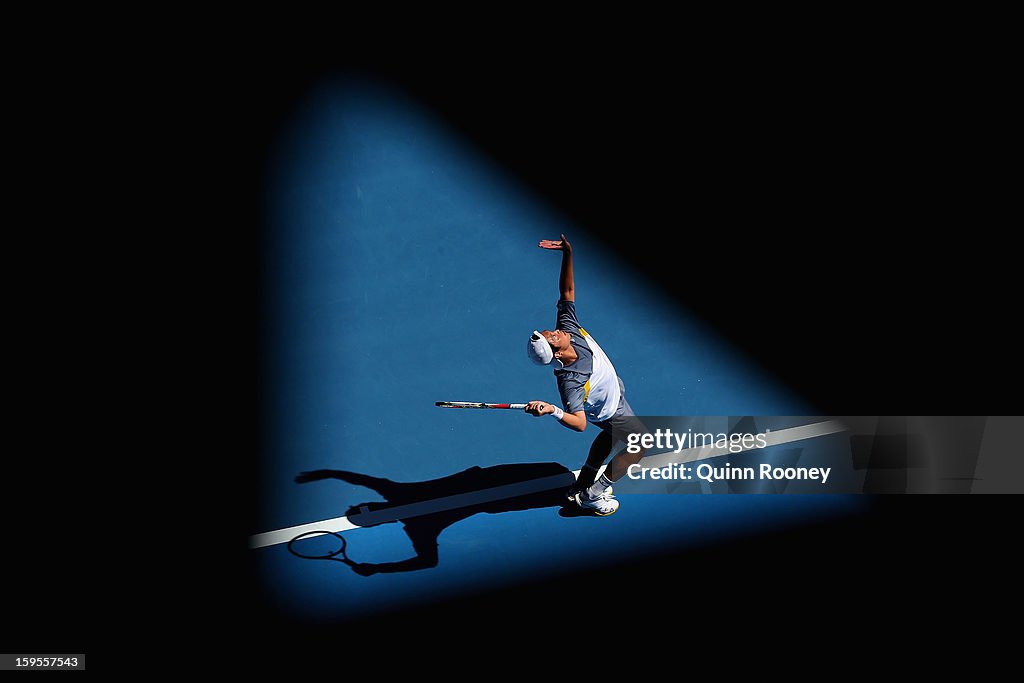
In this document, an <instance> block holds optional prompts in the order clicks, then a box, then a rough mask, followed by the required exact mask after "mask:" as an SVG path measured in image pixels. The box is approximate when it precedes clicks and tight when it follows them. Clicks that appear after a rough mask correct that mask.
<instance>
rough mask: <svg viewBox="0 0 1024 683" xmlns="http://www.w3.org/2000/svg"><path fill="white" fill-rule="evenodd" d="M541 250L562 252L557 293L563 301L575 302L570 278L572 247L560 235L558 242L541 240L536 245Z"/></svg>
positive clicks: (573, 285) (574, 287)
mask: <svg viewBox="0 0 1024 683" xmlns="http://www.w3.org/2000/svg"><path fill="white" fill-rule="evenodd" d="M537 246H538V247H540V248H541V249H552V250H555V251H560V252H562V272H561V273H559V276H558V291H559V294H560V296H561V298H562V300H563V301H575V300H576V286H575V284H574V283H573V277H572V245H571V244H569V240H567V239H566V238H565V233H563V234H562V239H560V240H541V241H540V242H538V243H537Z"/></svg>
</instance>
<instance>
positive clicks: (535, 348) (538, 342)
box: [526, 330, 563, 368]
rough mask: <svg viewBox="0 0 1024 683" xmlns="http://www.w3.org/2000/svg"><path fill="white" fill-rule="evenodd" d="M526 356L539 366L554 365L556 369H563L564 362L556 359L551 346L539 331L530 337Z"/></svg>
mask: <svg viewBox="0 0 1024 683" xmlns="http://www.w3.org/2000/svg"><path fill="white" fill-rule="evenodd" d="M526 355H527V356H529V357H530V360H532V361H533V362H534V363H536V364H537V365H554V366H555V367H556V368H561V367H563V364H562V361H560V360H556V359H555V354H554V352H553V351H552V350H551V344H548V340H547V339H545V338H544V335H542V334H541V333H540V332H538V331H537V330H534V331H533V334H531V335H530V341H529V342H527V344H526Z"/></svg>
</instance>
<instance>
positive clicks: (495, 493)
mask: <svg viewBox="0 0 1024 683" xmlns="http://www.w3.org/2000/svg"><path fill="white" fill-rule="evenodd" d="M845 430H846V426H845V425H844V424H843V423H841V422H839V421H838V420H826V421H825V422H815V423H813V424H809V425H801V426H799V427H790V428H788V429H780V430H778V431H775V432H767V433H766V434H765V441H766V443H767V445H768V446H778V445H780V444H784V443H792V442H794V441H802V440H804V439H814V438H816V437H819V436H827V435H828V434H835V433H837V432H842V431H845ZM747 450H755V449H753V448H750V449H745V450H744V451H737V452H736V453H730V452H729V448H728V446H726V447H724V448H715V447H714V446H703V447H701V448H687V449H686V450H682V451H679V452H678V453H664V454H661V455H651V456H647V457H645V458H644V459H643V461H642V462H643V463H644V467H664V466H665V465H668V464H671V463H684V462H693V461H694V460H706V459H707V458H717V457H718V456H720V455H739V454H740V453H743V452H745V451H747ZM757 450H760V449H757ZM603 471H604V466H602V467H601V469H600V470H599V471H598V476H600V473H601V472H603ZM572 474H573V476H574V477H579V476H580V470H575V471H574V472H573V473H572ZM566 476H567V475H566V474H556V475H552V476H550V477H542V478H540V479H531V480H530V481H521V482H516V483H514V484H505V485H504V486H495V487H493V488H489V489H482V490H480V491H470V492H468V493H459V494H456V495H454V496H445V497H443V498H434V499H433V500H425V501H421V502H419V503H410V504H408V505H397V506H395V507H390V508H386V509H383V510H376V511H373V512H370V511H367V512H362V513H360V514H359V515H357V517H358V519H359V521H360V522H362V524H353V523H352V522H351V521H350V520H349V518H348V517H347V516H346V517H335V518H333V519H325V520H322V521H319V522H310V523H309V524H302V525H299V526H293V527H288V528H287V529H278V530H277V531H267V532H265V533H262V534H256V535H254V536H250V537H249V548H250V549H256V548H265V547H267V546H271V545H277V544H279V543H287V542H288V541H290V540H292V539H293V538H295V537H296V536H298V535H299V534H304V533H306V532H309V531H335V532H341V531H350V530H352V529H359V528H361V527H363V526H366V525H368V524H381V523H384V522H394V521H397V520H399V519H409V518H410V517H418V516H420V515H429V514H434V513H436V512H444V511H447V510H455V509H458V508H461V507H468V506H470V505H479V504H480V503H490V502H493V501H497V500H504V499H506V498H513V497H515V496H522V495H527V494H530V493H540V492H541V491H548V490H551V489H554V488H558V487H559V486H564V485H566V484H567V483H568V481H567V479H566Z"/></svg>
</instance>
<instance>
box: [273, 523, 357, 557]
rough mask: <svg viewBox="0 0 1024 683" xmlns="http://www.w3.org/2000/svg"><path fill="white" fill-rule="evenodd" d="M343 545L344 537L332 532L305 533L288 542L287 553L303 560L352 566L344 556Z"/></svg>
mask: <svg viewBox="0 0 1024 683" xmlns="http://www.w3.org/2000/svg"><path fill="white" fill-rule="evenodd" d="M345 545H346V543H345V537H344V536H342V535H341V534H339V533H336V532H334V531H307V532H306V533H304V534H299V535H298V536H296V537H295V538H293V539H292V540H290V541H288V552H290V553H291V554H292V555H295V556H297V557H301V558H302V559H304V560H334V561H335V562H344V563H345V564H347V565H349V566H352V565H354V564H355V563H354V562H353V561H352V560H350V559H348V555H346V554H345ZM338 555H341V557H338Z"/></svg>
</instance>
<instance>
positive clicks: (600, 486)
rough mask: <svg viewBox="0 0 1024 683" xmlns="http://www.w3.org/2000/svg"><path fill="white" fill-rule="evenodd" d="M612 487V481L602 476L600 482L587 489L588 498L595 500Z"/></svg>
mask: <svg viewBox="0 0 1024 683" xmlns="http://www.w3.org/2000/svg"><path fill="white" fill-rule="evenodd" d="M611 485H612V480H611V479H609V478H608V477H606V476H605V475H603V474H602V475H601V476H600V477H599V478H598V480H597V481H595V482H594V485H593V486H591V487H590V488H589V489H587V497H589V498H590V499H591V500H593V499H594V498H597V497H598V496H600V495H601V494H602V493H604V492H605V491H606V490H607V489H608V487H609V486H611Z"/></svg>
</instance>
